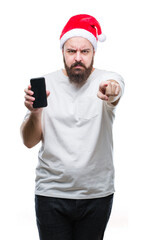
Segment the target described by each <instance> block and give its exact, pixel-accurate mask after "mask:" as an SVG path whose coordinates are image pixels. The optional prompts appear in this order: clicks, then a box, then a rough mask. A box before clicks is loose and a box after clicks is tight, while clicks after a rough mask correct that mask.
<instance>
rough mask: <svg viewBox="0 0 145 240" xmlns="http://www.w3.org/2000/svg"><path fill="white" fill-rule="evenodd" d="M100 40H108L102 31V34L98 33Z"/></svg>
mask: <svg viewBox="0 0 145 240" xmlns="http://www.w3.org/2000/svg"><path fill="white" fill-rule="evenodd" d="M98 40H99V42H104V41H105V40H106V36H105V35H104V34H103V33H102V34H100V35H98Z"/></svg>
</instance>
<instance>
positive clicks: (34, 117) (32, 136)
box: [21, 112, 42, 148]
mask: <svg viewBox="0 0 145 240" xmlns="http://www.w3.org/2000/svg"><path fill="white" fill-rule="evenodd" d="M21 135H22V139H23V143H24V145H25V146H26V147H28V148H32V147H34V146H35V145H36V144H37V143H39V142H40V141H41V139H42V126H41V112H40V113H39V114H38V113H37V114H36V113H31V114H30V116H29V118H28V119H27V120H26V121H25V122H24V123H23V124H22V126H21Z"/></svg>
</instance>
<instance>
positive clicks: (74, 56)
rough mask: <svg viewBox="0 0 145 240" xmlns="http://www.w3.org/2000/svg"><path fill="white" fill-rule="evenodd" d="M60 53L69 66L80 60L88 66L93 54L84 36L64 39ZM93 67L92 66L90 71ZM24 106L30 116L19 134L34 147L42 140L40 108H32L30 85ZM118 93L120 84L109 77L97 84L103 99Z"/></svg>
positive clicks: (99, 95)
mask: <svg viewBox="0 0 145 240" xmlns="http://www.w3.org/2000/svg"><path fill="white" fill-rule="evenodd" d="M62 54H63V56H64V58H65V61H66V64H67V65H68V67H70V66H71V65H72V64H74V63H75V62H76V61H78V62H80V61H81V62H82V63H83V64H84V65H85V66H86V67H89V66H90V64H91V61H92V58H93V57H94V55H95V51H94V48H93V46H92V44H91V43H90V42H89V41H88V40H87V39H85V38H82V37H73V38H70V39H69V40H67V41H66V43H65V44H64V47H63V50H62ZM83 68H84V67H83V66H76V67H75V71H76V72H77V71H80V70H82V71H83V70H84V69H83ZM93 71H94V68H92V72H93ZM63 72H64V74H65V75H66V76H67V73H66V70H65V69H63ZM24 91H25V102H24V104H25V106H26V107H27V109H29V110H30V111H31V114H30V117H29V118H28V119H27V120H26V121H25V122H23V124H22V125H21V135H22V139H23V142H24V145H25V146H26V147H28V148H32V147H34V146H35V145H36V144H37V143H39V142H40V141H41V140H42V137H43V136H42V127H41V115H42V108H38V109H34V108H33V102H34V100H35V98H34V97H33V92H32V91H31V86H30V85H29V86H28V88H26V89H25V90H24ZM119 93H120V85H119V84H118V83H117V82H116V81H114V80H112V79H110V80H108V81H106V82H102V83H101V84H100V86H99V89H98V93H97V96H98V98H100V99H101V100H103V101H108V100H109V97H116V96H118V94H119ZM46 94H47V97H48V96H49V95H50V92H49V91H46ZM118 101H119V100H117V101H116V102H113V103H112V104H113V105H117V103H118Z"/></svg>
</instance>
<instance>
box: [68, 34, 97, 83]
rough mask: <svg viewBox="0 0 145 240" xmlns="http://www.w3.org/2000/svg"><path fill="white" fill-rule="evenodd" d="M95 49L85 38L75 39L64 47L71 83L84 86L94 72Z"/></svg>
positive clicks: (70, 40) (71, 39)
mask: <svg viewBox="0 0 145 240" xmlns="http://www.w3.org/2000/svg"><path fill="white" fill-rule="evenodd" d="M94 54H95V52H94V49H93V46H92V44H91V43H90V42H89V41H88V40H87V39H85V38H82V37H73V38H70V39H69V40H67V41H66V43H65V44H64V47H63V59H64V65H65V73H66V75H67V76H68V77H69V79H70V81H71V82H73V83H75V84H76V85H78V86H82V85H83V84H84V83H85V82H86V81H87V79H88V77H89V76H90V74H91V72H92V71H93V60H94Z"/></svg>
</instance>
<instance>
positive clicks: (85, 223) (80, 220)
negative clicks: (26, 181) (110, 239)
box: [35, 194, 113, 240]
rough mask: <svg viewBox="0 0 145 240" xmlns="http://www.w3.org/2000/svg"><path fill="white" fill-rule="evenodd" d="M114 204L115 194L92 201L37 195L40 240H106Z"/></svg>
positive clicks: (36, 204)
mask: <svg viewBox="0 0 145 240" xmlns="http://www.w3.org/2000/svg"><path fill="white" fill-rule="evenodd" d="M112 202H113V194H112V195H110V196H108V197H103V198H96V199H88V200H72V199H61V198H52V197H43V196H38V195H36V196H35V207H36V219H37V226H38V231H39V236H40V240H102V239H103V236H104V231H105V228H106V225H107V222H108V220H109V217H110V213H111V209H112Z"/></svg>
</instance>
